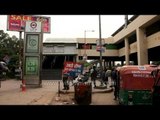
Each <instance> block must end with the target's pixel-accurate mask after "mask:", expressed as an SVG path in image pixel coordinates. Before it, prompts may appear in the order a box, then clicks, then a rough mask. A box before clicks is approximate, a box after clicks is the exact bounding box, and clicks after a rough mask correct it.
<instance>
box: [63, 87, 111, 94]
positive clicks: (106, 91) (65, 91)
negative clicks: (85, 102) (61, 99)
mask: <svg viewBox="0 0 160 120" xmlns="http://www.w3.org/2000/svg"><path fill="white" fill-rule="evenodd" d="M112 91H113V88H108V89H105V90H104V89H103V90H102V89H101V90H92V93H109V92H112ZM69 93H75V91H68V90H60V94H69Z"/></svg>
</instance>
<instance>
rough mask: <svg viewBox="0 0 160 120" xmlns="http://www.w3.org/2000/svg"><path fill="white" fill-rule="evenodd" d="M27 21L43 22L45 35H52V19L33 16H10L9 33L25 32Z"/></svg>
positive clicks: (8, 21)
mask: <svg viewBox="0 0 160 120" xmlns="http://www.w3.org/2000/svg"><path fill="white" fill-rule="evenodd" d="M25 21H37V22H42V28H43V32H44V33H50V25H51V24H50V17H43V16H31V15H8V20H7V30H8V31H24V27H25Z"/></svg>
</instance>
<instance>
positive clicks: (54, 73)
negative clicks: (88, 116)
mask: <svg viewBox="0 0 160 120" xmlns="http://www.w3.org/2000/svg"><path fill="white" fill-rule="evenodd" d="M73 58H74V56H73V55H44V56H43V61H42V72H41V77H42V80H61V79H62V69H63V63H64V61H74V59H73Z"/></svg>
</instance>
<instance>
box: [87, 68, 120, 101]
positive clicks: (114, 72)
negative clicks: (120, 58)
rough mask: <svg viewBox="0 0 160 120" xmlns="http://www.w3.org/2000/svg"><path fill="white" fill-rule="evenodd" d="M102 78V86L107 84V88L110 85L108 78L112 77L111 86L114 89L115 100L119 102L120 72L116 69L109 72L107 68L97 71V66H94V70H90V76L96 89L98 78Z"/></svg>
mask: <svg viewBox="0 0 160 120" xmlns="http://www.w3.org/2000/svg"><path fill="white" fill-rule="evenodd" d="M98 74H99V76H100V79H101V86H103V84H105V85H106V86H107V84H108V78H109V77H111V86H110V87H114V96H115V98H114V100H117V98H118V94H119V76H118V71H117V70H116V68H113V69H112V70H109V69H107V68H104V69H103V70H101V69H100V70H99V71H98V70H97V69H96V66H93V67H92V69H91V70H90V75H91V81H92V82H93V85H94V88H96V86H97V85H96V80H97V76H98Z"/></svg>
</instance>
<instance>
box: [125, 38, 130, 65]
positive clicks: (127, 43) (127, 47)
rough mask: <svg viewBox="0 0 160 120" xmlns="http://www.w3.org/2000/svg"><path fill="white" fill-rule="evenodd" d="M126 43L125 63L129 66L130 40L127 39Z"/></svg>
mask: <svg viewBox="0 0 160 120" xmlns="http://www.w3.org/2000/svg"><path fill="white" fill-rule="evenodd" d="M124 41H125V61H126V65H129V54H130V50H129V42H128V38H125V39H124Z"/></svg>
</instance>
